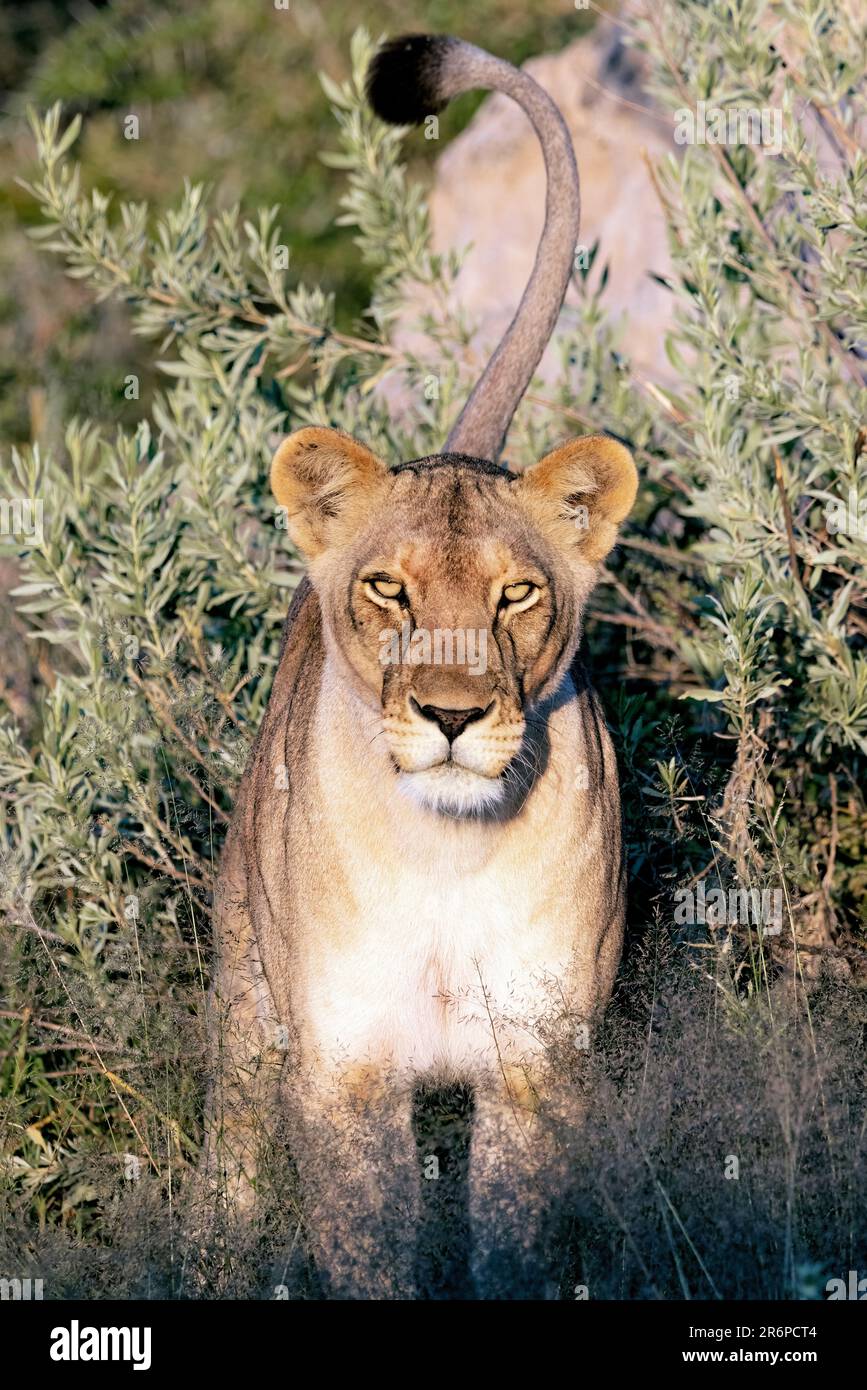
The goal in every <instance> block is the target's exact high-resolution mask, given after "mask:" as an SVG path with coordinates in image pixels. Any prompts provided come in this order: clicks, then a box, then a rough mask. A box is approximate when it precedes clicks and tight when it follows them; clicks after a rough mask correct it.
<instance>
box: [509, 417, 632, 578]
mask: <svg viewBox="0 0 867 1390" xmlns="http://www.w3.org/2000/svg"><path fill="white" fill-rule="evenodd" d="M517 488H518V490H519V493H520V495H521V497H522V498H523V500H524V501H525V503H526V505H527V506H528V507H529V509H530V511H531V512H532V513H533V516H534V519H535V520H536V521H537V523H538V524H539V525H540V526H541V527H542V528H543V529H544V530H547V531H548V532H549V533H553V535H554V536H555V537H556V539H557V540H558V541H559V543H560V544H561V545H565V546H576V547H577V548H578V554H579V557H580V559H582V560H584V561H586V562H587V563H588V564H598V563H599V562H600V561H601V560H604V559H605V556H606V555H607V554H608V552H609V550H610V549H611V547H612V546H613V545H614V542H615V541H616V539H617V528H618V526H619V525H620V523H621V521H623V520H624V518H625V517H627V516H628V515H629V513H630V511H631V510H632V504H633V502H634V501H635V494H636V492H637V491H638V472H637V470H636V467H635V464H634V463H633V461H632V455H631V454H630V452H629V450H628V449H627V448H625V447H624V445H623V444H619V443H618V442H617V440H616V439H610V438H609V437H608V435H605V434H591V435H585V436H584V437H583V438H581V439H570V440H569V441H568V443H566V444H561V445H560V446H559V448H557V449H554V450H553V451H552V452H551V453H550V454H546V455H545V456H544V458H541V459H540V460H539V462H538V463H534V464H533V465H532V467H530V468H528V469H527V470H526V472H525V473H524V474H522V476H521V478H520V480H519V481H518V483H517Z"/></svg>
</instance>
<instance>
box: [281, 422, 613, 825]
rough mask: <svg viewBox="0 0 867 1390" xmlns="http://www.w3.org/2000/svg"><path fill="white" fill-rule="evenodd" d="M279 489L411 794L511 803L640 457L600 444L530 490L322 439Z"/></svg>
mask: <svg viewBox="0 0 867 1390" xmlns="http://www.w3.org/2000/svg"><path fill="white" fill-rule="evenodd" d="M271 484H272V488H273V491H274V495H275V497H276V499H277V502H278V504H279V505H280V506H281V507H282V508H284V509H285V515H286V522H287V527H288V531H289V534H290V536H291V539H292V540H293V542H294V543H295V545H296V546H297V547H298V549H299V550H300V551H301V553H302V554H303V555H304V556H305V558H306V560H307V562H308V565H309V570H310V577H311V580H312V582H313V584H314V587H315V589H316V591H317V594H318V596H319V602H320V607H321V610H322V616H323V626H324V632H325V639H326V642H327V645H328V648H329V651H330V652H331V653H332V654H333V655H334V656H335V657H336V659H337V661H338V663H339V668H340V669H341V672H342V674H343V676H344V677H345V678H346V679H348V680H349V681H350V682H351V683H352V684H353V686H354V688H355V690H356V691H357V693H358V694H359V695H360V696H361V698H362V699H364V700H365V701H366V702H367V704H368V706H369V707H371V708H372V709H374V710H375V711H376V715H377V718H378V719H380V720H381V730H382V732H383V733H384V737H385V739H386V741H387V745H388V749H389V753H390V756H391V760H392V763H393V766H394V769H395V773H396V776H397V779H398V783H399V785H400V787H401V788H402V789H403V790H404V791H406V792H407V793H408V794H409V795H411V796H412V797H413V798H414V799H415V800H417V801H418V802H420V803H421V804H423V805H426V806H428V807H430V808H432V809H434V810H437V811H440V812H444V813H447V814H452V815H455V814H458V815H461V814H467V813H473V812H477V811H480V810H482V809H489V808H495V807H496V806H497V805H498V804H501V803H502V802H503V801H504V799H505V798H506V795H507V790H508V787H509V773H510V769H511V770H514V769H515V767H516V766H517V765H519V764H520V761H521V748H522V744H523V743H524V740H525V735H526V730H527V721H528V718H529V716H530V713H531V711H532V710H533V709H534V707H538V705H539V704H540V702H542V701H543V700H544V699H545V698H546V697H547V696H550V695H551V694H553V693H554V691H556V689H557V687H558V685H559V684H560V682H561V681H562V679H563V676H564V674H565V672H566V670H567V668H568V666H569V663H570V662H571V660H572V657H573V655H574V652H575V649H576V646H577V644H578V641H579V637H580V630H581V617H582V613H583V609H584V605H585V603H586V600H587V597H588V595H589V593H590V591H591V589H592V588H593V585H594V583H595V580H596V573H597V567H598V565H599V562H600V561H601V560H602V559H603V558H604V556H605V555H606V554H607V553H608V551H609V550H610V549H611V546H612V545H613V544H614V541H615V538H616V533H617V527H618V525H619V523H620V522H621V521H622V520H623V519H624V517H625V516H626V515H627V513H628V512H629V510H630V508H631V506H632V503H633V501H634V499H635V493H636V488H637V475H636V470H635V465H634V464H633V462H632V458H631V456H630V454H629V451H628V450H627V449H625V448H624V447H623V445H621V444H619V443H617V442H616V441H615V440H613V439H610V438H608V437H607V436H590V437H585V438H582V439H575V440H571V441H570V442H569V443H567V444H564V445H562V446H561V447H559V448H557V449H555V450H554V451H553V452H552V453H549V454H546V455H545V457H544V458H543V459H541V460H540V462H539V463H537V464H535V465H534V466H533V467H532V468H529V469H527V470H526V472H524V473H523V474H520V475H516V474H513V473H509V472H508V471H506V470H505V469H503V468H499V467H497V466H496V465H494V464H491V463H486V462H484V461H482V460H479V459H474V458H469V457H467V456H465V455H461V454H443V455H435V456H433V457H431V458H426V459H419V460H416V461H415V462H413V463H406V464H401V465H400V466H398V467H396V468H392V469H389V468H388V467H387V466H386V464H385V463H383V462H382V461H381V460H380V459H378V458H377V457H376V456H375V455H374V454H373V453H371V452H370V450H369V449H367V448H365V447H364V445H362V444H359V443H358V442H357V441H356V440H354V439H351V438H350V437H349V436H348V435H344V434H342V433H340V432H339V431H337V430H332V429H324V428H317V427H310V428H307V429H302V430H299V431H297V433H295V434H292V435H290V436H289V438H288V439H286V440H284V442H283V444H282V445H281V446H280V448H279V449H278V451H277V453H276V455H275V458H274V462H273V465H272V470H271Z"/></svg>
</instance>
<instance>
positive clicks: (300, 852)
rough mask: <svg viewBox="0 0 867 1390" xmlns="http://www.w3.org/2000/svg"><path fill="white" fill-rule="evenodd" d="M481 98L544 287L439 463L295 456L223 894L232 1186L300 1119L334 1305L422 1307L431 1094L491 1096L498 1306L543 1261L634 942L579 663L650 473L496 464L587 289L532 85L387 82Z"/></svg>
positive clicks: (223, 1053)
mask: <svg viewBox="0 0 867 1390" xmlns="http://www.w3.org/2000/svg"><path fill="white" fill-rule="evenodd" d="M479 86H484V87H490V88H497V89H499V90H500V91H503V92H506V93H508V94H509V95H510V96H512V97H514V98H515V100H517V101H518V102H519V103H520V104H521V105H522V106H523V108H524V109H525V111H526V112H527V114H528V115H529V117H530V119H531V120H532V122H533V124H534V126H535V128H536V131H537V133H538V136H539V139H540V141H541V145H542V149H543V152H544V155H545V160H546V165H547V170H548V201H547V216H546V221H545V228H544V232H543V235H542V239H541V242H540V245H539V251H538V255H537V259H536V265H535V268H534V271H533V274H532V278H531V279H530V282H529V284H528V286H527V289H526V291H525V293H524V297H523V299H522V301H521V305H520V307H519V309H518V312H517V314H516V316H515V319H514V321H513V322H512V325H511V327H510V328H509V330H508V332H507V333H506V335H505V337H504V339H503V341H502V342H501V344H500V346H499V347H498V348H497V351H496V353H495V354H494V357H493V358H492V360H491V362H490V363H489V365H488V367H487V369H486V371H485V372H484V374H483V376H482V378H481V380H480V381H479V383H478V384H477V386H476V388H475V390H474V391H473V393H472V395H471V397H470V399H469V401H468V402H467V404H466V406H465V408H464V410H463V412H462V414H461V416H460V419H459V420H458V422H457V424H456V425H455V427H454V429H453V430H452V433H451V435H450V436H449V438H448V440H447V442H446V446H445V450H444V452H443V453H442V454H438V455H435V456H432V457H429V458H423V459H416V460H413V461H412V462H403V461H401V462H398V463H397V466H394V467H389V466H388V465H387V464H386V463H385V462H383V461H382V460H381V459H379V458H377V457H376V456H375V455H374V454H373V453H371V452H370V450H369V449H367V448H365V446H364V445H363V444H361V443H359V442H357V441H356V440H354V439H351V438H349V437H348V436H346V435H345V434H342V433H340V432H339V431H337V430H333V429H325V428H318V427H308V428H305V429H301V430H299V431H298V432H297V433H295V434H292V435H290V436H289V438H288V439H286V440H285V441H284V442H283V443H282V444H281V445H280V447H279V449H278V450H277V454H276V456H275V458H274V462H273V467H272V473H271V480H272V486H273V491H274V495H275V497H276V499H277V502H278V503H279V505H280V506H281V507H284V508H285V509H286V515H287V517H288V528H289V533H290V536H291V538H292V541H293V542H294V544H295V545H296V546H297V548H298V549H299V551H300V552H301V553H302V554H303V555H304V556H305V557H306V560H307V563H308V567H309V579H306V580H304V581H303V582H302V584H301V585H300V587H299V589H298V592H297V594H296V596H295V599H294V601H293V603H292V606H291V608H290V610H289V615H288V618H287V620H286V626H285V629H284V633H283V646H282V652H281V657H280V663H279V668H278V671H277V674H276V677H275V680H274V686H273V690H272V693H271V697H270V702H269V704H268V709H267V712H266V715H265V718H264V721H263V724H262V728H261V731H260V733H259V737H258V740H257V742H256V746H255V750H254V753H253V756H252V758H251V761H250V765H249V767H248V769H247V772H246V775H245V778H244V781H243V784H242V787H241V792H240V795H239V799H238V805H237V808H236V812H235V816H234V820H233V823H232V827H231V831H230V834H229V838H228V841H227V844H226V848H225V852H224V857H223V862H222V868H221V874H220V882H219V892H218V902H217V909H218V911H217V920H218V932H219V968H218V972H217V975H216V980H215V984H214V988H213V993H212V1005H213V1007H212V1020H213V1037H214V1054H215V1061H216V1069H217V1080H216V1083H215V1085H214V1088H213V1095H212V1097H211V1104H210V1121H209V1137H208V1145H207V1148H208V1155H209V1163H210V1165H211V1168H212V1171H219V1172H220V1173H221V1174H222V1176H223V1178H224V1179H225V1180H227V1181H228V1183H229V1186H230V1190H231V1192H232V1193H233V1195H234V1197H235V1198H236V1200H237V1201H238V1202H242V1203H249V1202H250V1201H251V1200H252V1197H253V1194H254V1190H255V1182H256V1151H257V1146H258V1142H259V1137H260V1127H264V1128H268V1127H269V1123H270V1119H269V1117H271V1116H274V1115H277V1114H280V1113H282V1114H289V1115H291V1116H292V1117H294V1121H295V1124H296V1135H295V1139H294V1141H293V1142H294V1147H295V1153H296V1158H297V1161H298V1165H299V1172H300V1177H301V1183H302V1189H303V1194H304V1202H305V1219H306V1223H307V1227H308V1233H309V1238H310V1242H311V1246H312V1249H313V1251H314V1253H315V1257H316V1260H317V1264H318V1267H319V1270H320V1272H321V1274H322V1276H323V1279H324V1280H325V1281H326V1286H327V1288H328V1290H329V1292H330V1293H331V1294H332V1295H333V1296H342V1297H375V1296H385V1297H389V1296H391V1297H394V1296H397V1297H401V1296H410V1295H411V1294H412V1291H413V1288H414V1283H413V1277H414V1276H413V1255H412V1240H411V1239H409V1240H404V1241H403V1242H394V1241H393V1240H391V1241H390V1240H389V1239H388V1238H387V1236H386V1235H384V1234H379V1231H380V1227H382V1230H383V1231H385V1229H386V1226H387V1223H383V1221H382V1220H381V1218H382V1216H383V1213H389V1214H390V1215H392V1216H395V1215H396V1216H397V1218H398V1219H399V1221H400V1223H402V1225H403V1226H404V1228H405V1229H406V1230H408V1231H412V1229H413V1225H414V1223H415V1221H416V1219H417V1214H418V1203H419V1191H420V1186H421V1176H422V1175H421V1162H422V1159H421V1157H420V1156H419V1155H418V1153H417V1150H416V1144H415V1140H414V1137H413V1130H412V1124H411V1118H412V1100H413V1093H414V1091H415V1090H416V1089H417V1087H418V1086H419V1085H420V1084H422V1083H426V1082H441V1081H449V1080H451V1081H459V1082H463V1083H466V1084H467V1085H469V1086H471V1087H472V1089H473V1094H474V1113H473V1118H472V1142H471V1160H470V1175H469V1205H470V1220H471V1227H472V1252H473V1253H472V1266H473V1270H474V1273H475V1278H476V1288H477V1292H478V1293H479V1295H480V1296H482V1297H487V1296H497V1295H498V1294H500V1293H505V1294H508V1292H509V1287H508V1278H511V1277H512V1275H511V1274H509V1275H508V1278H507V1276H506V1273H505V1272H506V1271H514V1270H516V1269H521V1268H524V1269H525V1270H533V1269H535V1268H536V1266H535V1265H534V1260H536V1258H537V1256H536V1254H535V1253H534V1251H535V1245H534V1242H535V1241H536V1238H537V1235H538V1221H539V1219H540V1216H541V1212H540V1210H539V1207H540V1203H539V1201H538V1200H536V1196H535V1194H537V1193H538V1190H539V1189H538V1186H537V1182H536V1179H537V1177H538V1173H539V1170H540V1165H541V1163H542V1161H543V1152H544V1148H545V1146H544V1144H543V1143H542V1142H541V1140H540V1139H539V1133H540V1125H539V1120H538V1119H537V1118H536V1117H537V1115H538V1114H539V1113H540V1112H543V1111H544V1107H545V1102H546V1098H547V1097H548V1095H549V1092H550V1086H551V1067H550V1066H549V1062H550V1057H551V1052H552V1049H555V1048H557V1047H560V1046H562V1045H563V1043H564V1040H565V1041H566V1042H567V1043H570V1045H571V1046H573V1047H574V1046H580V1045H581V1037H582V1034H583V1033H584V1032H585V1031H586V1029H587V1028H588V1027H589V1026H590V1024H591V1023H592V1020H593V1019H594V1017H595V1016H596V1015H597V1014H598V1012H599V1010H600V1008H601V1007H602V1006H603V1005H604V1003H605V1002H606V1000H607V997H608V995H609V992H610V989H611V985H612V981H613V977H614V973H615V970H616V967H617V963H618V959H619V955H620V950H621V939H622V930H623V914H624V881H623V869H622V863H621V848H620V806H619V796H618V785H617V772H616V767H615V760H614V756H613V752H612V748H611V744H610V741H609V738H608V734H607V731H606V728H605V724H604V722H603V720H602V718H601V716H600V713H599V710H598V708H597V705H596V702H595V699H594V696H593V694H592V692H591V690H590V689H589V687H588V685H587V683H586V680H585V678H584V676H583V674H582V672H581V670H580V667H578V666H577V665H575V664H574V657H575V653H576V649H577V647H578V643H579V639H580V635H581V627H582V615H583V612H584V609H585V605H586V603H587V599H588V596H589V594H590V592H591V590H592V588H593V586H594V584H595V582H596V578H597V570H598V565H599V563H600V561H601V560H602V559H603V557H604V556H605V555H606V554H607V552H608V551H609V550H610V548H611V546H612V545H613V543H614V541H615V537H616V532H617V527H618V525H619V523H620V522H621V521H622V520H623V519H624V517H625V516H626V515H627V513H628V512H629V510H630V507H631V506H632V503H633V500H634V497H635V492H636V486H637V479H636V472H635V467H634V465H633V462H632V459H631V457H630V454H629V453H628V451H627V450H626V449H625V448H624V447H623V446H622V445H621V444H619V443H617V442H616V441H615V440H613V439H610V438H608V437H605V436H591V437H586V438H581V439H575V440H572V441H571V442H569V443H566V444H563V445H562V446H561V447H559V448H557V449H555V450H554V451H553V452H551V453H549V454H547V455H546V456H545V457H544V458H543V459H542V460H541V461H540V462H539V463H537V464H536V465H534V466H533V467H532V468H529V469H528V470H526V472H524V473H523V474H520V475H519V474H516V473H513V472H511V471H509V470H508V469H506V468H504V467H500V466H499V465H498V464H497V463H496V459H497V457H498V455H499V452H500V449H501V447H502V444H503V440H504V438H505V434H506V430H507V428H508V426H509V423H510V421H511V418H512V415H513V413H514V410H515V408H516V406H517V404H518V402H519V400H520V398H521V395H522V393H523V391H524V390H525V388H526V386H527V383H528V381H529V380H530V377H531V375H532V373H533V371H534V369H535V367H536V366H537V364H538V361H539V359H540V357H541V354H542V352H543V350H544V347H545V345H546V343H547V341H548V338H549V336H550V333H551V331H552V328H553V326H554V323H555V321H556V318H557V314H558V311H559V308H560V305H561V303H562V299H563V296H564V294H565V290H566V285H567V282H568V280H569V276H570V273H571V270H572V265H573V254H574V248H575V244H576V238H577V235H578V217H579V198H578V175H577V170H576V168H575V160H574V155H573V152H572V148H571V144H570V140H569V136H568V133H567V131H566V128H565V126H564V124H563V121H562V118H561V116H560V114H559V112H558V111H557V109H556V107H555V106H554V105H553V103H552V102H551V101H550V99H549V98H548V97H547V95H546V94H545V93H544V92H543V91H542V90H541V88H539V87H538V86H537V85H536V83H534V82H533V81H532V79H531V78H529V77H528V76H526V75H525V74H523V73H521V72H519V71H517V70H516V69H514V68H512V67H511V66H510V65H509V64H507V63H505V62H502V61H500V60H499V59H497V58H494V57H492V56H491V55H490V54H488V53H485V52H483V51H482V50H480V49H478V48H474V47H472V46H470V45H469V44H465V43H463V42H460V41H458V40H456V39H452V38H425V37H411V38H407V39H401V40H398V41H396V42H394V43H392V44H389V45H387V46H386V47H385V48H383V49H382V50H381V51H380V53H379V54H378V55H377V57H376V59H375V61H374V64H373V66H372V69H371V73H370V77H369V84H368V90H369V96H370V100H371V102H372V104H373V106H374V108H375V109H376V111H377V112H378V113H379V114H380V115H381V116H383V117H384V118H385V119H387V120H391V121H394V122H400V123H409V122H413V121H418V120H420V119H422V118H423V117H424V116H425V115H427V114H429V113H430V112H433V111H437V110H439V109H441V108H442V106H443V105H444V104H445V103H446V102H447V101H448V99H449V98H451V97H452V96H454V95H455V94H456V93H458V92H463V91H466V90H469V89H470V88H473V87H479ZM281 1048H282V1050H281ZM540 1277H541V1276H540Z"/></svg>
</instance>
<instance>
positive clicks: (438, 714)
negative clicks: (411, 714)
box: [413, 700, 487, 743]
mask: <svg viewBox="0 0 867 1390" xmlns="http://www.w3.org/2000/svg"><path fill="white" fill-rule="evenodd" d="M413 704H414V705H415V707H416V709H417V710H418V712H419V714H421V715H423V716H424V718H425V719H430V720H432V722H433V723H434V724H437V725H438V726H439V728H440V729H442V731H443V733H444V734H445V736H446V738H447V739H448V741H449V743H454V741H455V739H456V738H457V737H458V735H459V734H462V733H463V732H464V729H465V728H466V727H467V725H468V724H472V723H473V721H474V720H476V719H481V717H482V715H483V714H487V710H484V709H480V708H479V707H478V706H475V707H474V708H473V709H443V707H442V705H419V704H417V702H416V701H415V700H413Z"/></svg>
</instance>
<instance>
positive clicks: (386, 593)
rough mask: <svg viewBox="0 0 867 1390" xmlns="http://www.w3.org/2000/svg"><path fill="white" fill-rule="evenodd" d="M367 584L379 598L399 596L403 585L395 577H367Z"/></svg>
mask: <svg viewBox="0 0 867 1390" xmlns="http://www.w3.org/2000/svg"><path fill="white" fill-rule="evenodd" d="M367 582H368V585H369V586H370V588H371V589H372V590H373V592H374V593H375V594H379V596H380V598H399V597H400V595H401V594H402V593H403V585H402V584H401V583H400V582H399V580H397V579H368V581H367Z"/></svg>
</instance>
